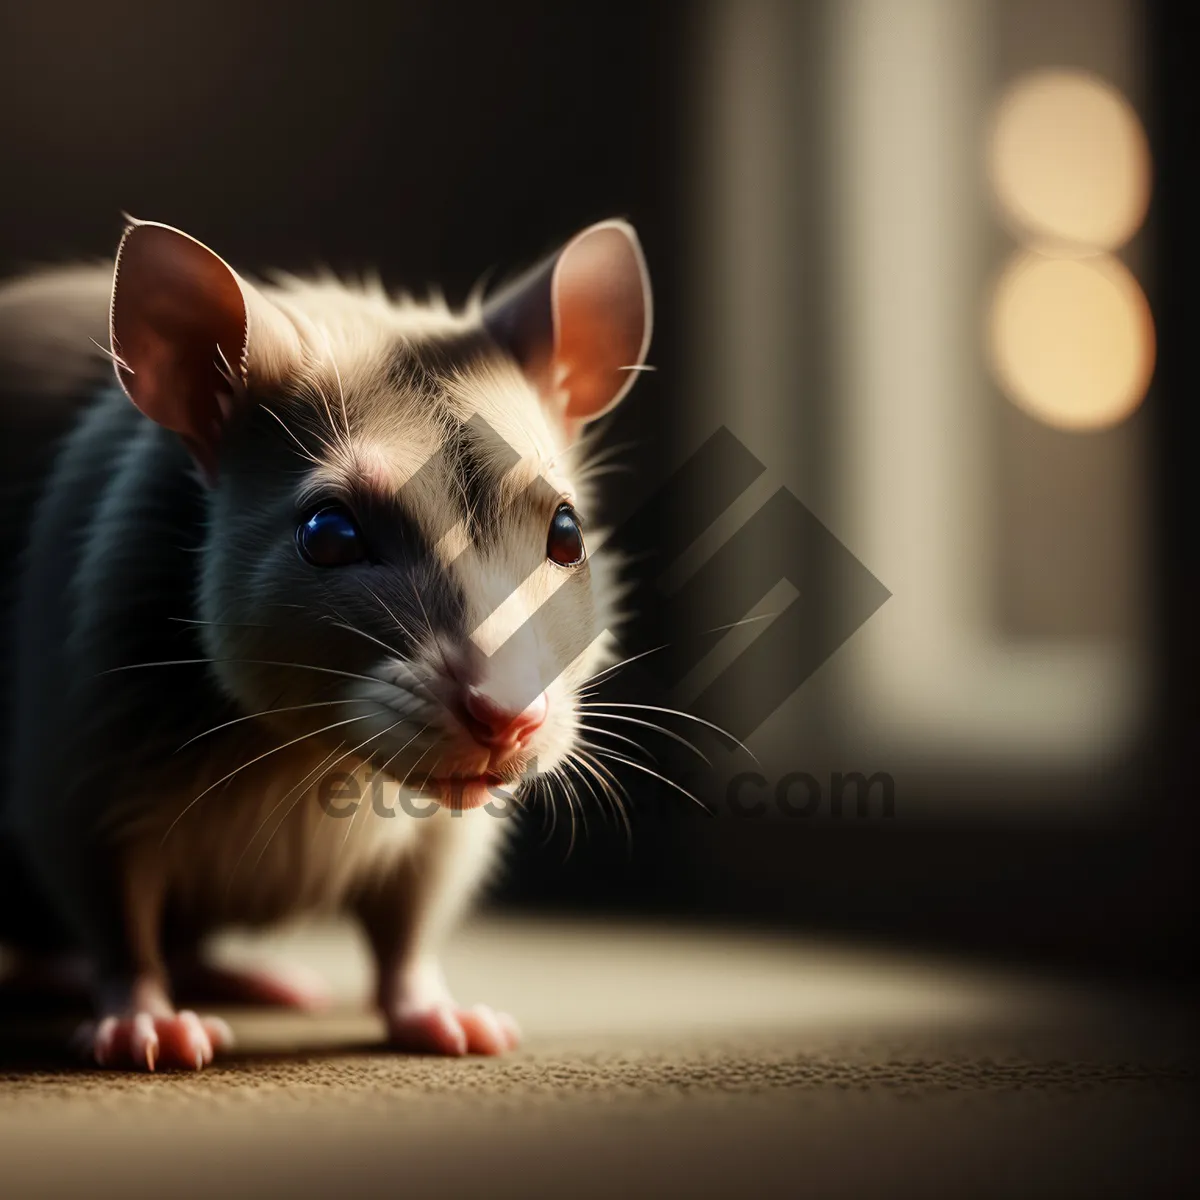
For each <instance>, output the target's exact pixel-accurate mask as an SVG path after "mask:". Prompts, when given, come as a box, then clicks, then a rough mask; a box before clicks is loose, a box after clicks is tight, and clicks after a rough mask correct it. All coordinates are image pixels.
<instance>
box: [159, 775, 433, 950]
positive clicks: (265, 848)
mask: <svg viewBox="0 0 1200 1200" xmlns="http://www.w3.org/2000/svg"><path fill="white" fill-rule="evenodd" d="M276 758H277V761H275V762H270V763H268V762H264V763H262V764H258V765H256V767H255V768H254V769H248V770H246V771H244V772H241V773H240V775H239V776H237V777H235V778H234V779H232V780H230V781H228V782H227V783H226V784H222V785H219V786H217V787H214V788H212V790H211V792H210V793H208V794H206V795H203V796H201V797H200V799H199V800H196V801H195V802H194V803H192V804H191V806H190V807H186V808H185V806H186V805H187V804H188V803H189V801H188V798H187V797H186V796H182V795H181V802H180V803H176V804H174V805H172V806H170V807H171V808H172V809H174V810H175V812H176V813H177V814H180V813H181V814H182V815H178V818H177V819H173V824H172V825H171V826H170V827H169V828H167V829H165V830H164V831H163V832H161V833H158V834H157V835H156V832H155V831H148V833H147V836H148V837H151V838H153V837H155V836H157V837H158V839H159V851H158V854H159V861H160V862H161V864H162V868H163V883H164V886H165V889H166V902H167V905H168V908H169V909H170V910H173V911H175V912H176V913H178V914H179V916H180V917H181V918H182V919H183V921H184V922H185V923H186V924H187V925H189V926H195V927H199V928H211V927H216V926H218V925H223V924H248V925H260V924H268V923H272V922H275V921H279V920H283V919H286V918H287V917H290V916H293V915H296V914H299V913H303V912H312V911H322V910H326V911H327V910H330V909H334V908H337V907H339V906H340V905H342V904H344V903H345V901H346V899H347V897H348V896H349V895H350V894H351V893H352V892H353V890H354V889H355V888H356V887H357V886H360V885H361V884H363V883H364V882H367V881H368V880H369V879H370V878H371V877H372V876H374V875H377V874H379V873H382V872H386V871H388V870H389V869H390V868H392V867H393V866H394V865H395V864H396V862H397V861H398V860H399V859H400V858H401V857H402V856H403V855H405V854H406V853H409V852H411V851H412V850H413V849H414V847H415V846H416V845H417V843H418V842H419V841H420V839H421V837H422V835H423V832H424V826H426V825H427V824H428V822H426V821H422V820H420V819H416V818H415V817H414V815H413V814H414V813H419V812H422V811H424V809H425V807H426V806H427V804H428V802H426V801H420V802H416V804H413V803H404V804H402V803H398V794H397V787H396V785H395V784H394V783H390V782H385V781H384V780H383V779H382V777H380V776H378V775H377V774H375V773H374V772H372V771H371V769H370V768H369V767H368V766H366V765H365V764H361V763H342V764H341V765H340V766H339V768H338V770H337V771H336V772H323V771H321V770H320V769H319V767H320V763H321V760H320V759H319V758H315V755H314V754H313V753H312V752H304V753H296V754H293V755H291V756H285V755H278V756H276ZM314 759H315V761H314ZM315 768H316V769H315ZM197 790H199V789H197ZM418 804H419V805H420V807H419V808H418V807H417V805H418Z"/></svg>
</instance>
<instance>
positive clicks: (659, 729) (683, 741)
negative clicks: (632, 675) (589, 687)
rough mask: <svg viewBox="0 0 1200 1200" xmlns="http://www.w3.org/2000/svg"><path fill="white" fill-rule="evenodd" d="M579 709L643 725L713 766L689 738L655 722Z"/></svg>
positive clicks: (596, 709)
mask: <svg viewBox="0 0 1200 1200" xmlns="http://www.w3.org/2000/svg"><path fill="white" fill-rule="evenodd" d="M579 707H580V708H586V709H587V711H588V712H589V713H590V714H591V715H592V716H594V717H604V718H606V719H607V720H609V721H624V722H626V723H627V724H629V725H641V726H643V727H644V728H646V729H652V730H653V731H654V732H655V733H657V734H661V735H662V736H663V737H667V738H670V739H671V740H672V741H673V742H678V743H679V744H680V745H681V746H686V747H687V748H688V749H689V750H690V751H691V752H692V753H693V754H695V755H696V756H697V757H698V758H702V759H703V760H704V761H705V762H706V763H707V764H708V765H709V766H710V767H711V766H712V759H710V758H709V757H708V755H707V754H705V753H704V751H703V750H701V749H700V747H699V746H697V745H695V743H693V742H689V741H688V740H687V738H685V737H683V736H682V735H680V734H678V733H676V732H675V731H674V730H673V729H667V728H666V727H664V726H662V725H656V724H655V723H654V722H653V721H643V720H642V719H641V718H640V717H626V716H623V715H622V714H620V713H611V712H606V711H604V710H603V709H601V708H598V707H593V706H591V705H584V704H581V705H580V706H579ZM605 732H606V733H607V732H609V731H608V730H605ZM610 736H614V737H615V736H616V735H615V734H610ZM625 740H626V741H629V740H630V739H628V738H626V739H625ZM637 744H638V743H636V742H635V743H634V745H637Z"/></svg>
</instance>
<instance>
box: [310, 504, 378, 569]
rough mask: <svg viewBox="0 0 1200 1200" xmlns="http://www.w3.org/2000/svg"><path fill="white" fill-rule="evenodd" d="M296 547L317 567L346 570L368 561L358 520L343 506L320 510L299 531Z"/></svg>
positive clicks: (336, 505)
mask: <svg viewBox="0 0 1200 1200" xmlns="http://www.w3.org/2000/svg"><path fill="white" fill-rule="evenodd" d="M296 545H297V547H298V548H299V550H300V553H301V555H302V556H303V557H304V558H305V559H307V560H308V561H309V562H310V563H312V564H313V566H314V567H346V566H349V565H350V564H351V563H357V562H362V561H363V559H365V558H366V557H367V548H366V544H365V543H364V541H363V536H362V534H361V533H359V531H358V526H357V525H356V524H355V522H354V518H353V517H352V516H351V515H350V513H349V512H347V510H346V509H344V508H343V507H342V506H341V505H340V504H331V505H328V506H327V507H325V508H321V509H318V510H317V511H316V512H315V513H313V514H312V516H311V517H309V518H307V520H305V521H302V522H301V523H300V525H298V526H297V528H296Z"/></svg>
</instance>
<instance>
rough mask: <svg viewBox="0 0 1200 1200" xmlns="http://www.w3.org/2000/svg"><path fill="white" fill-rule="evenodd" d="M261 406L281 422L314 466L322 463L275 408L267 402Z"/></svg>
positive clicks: (282, 427) (284, 430) (284, 429)
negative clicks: (270, 406)
mask: <svg viewBox="0 0 1200 1200" xmlns="http://www.w3.org/2000/svg"><path fill="white" fill-rule="evenodd" d="M259 407H260V408H261V409H262V410H263V412H265V413H266V414H267V415H268V416H271V417H274V418H275V420H276V421H278V422H279V425H280V428H281V429H282V430H283V432H284V433H286V434H287V435H288V437H290V438H291V439H292V441H293V442H295V443H296V445H297V446H298V447H299V448H300V453H301V454H302V455H303V456H304V457H305V458H306V459H307V460H308V461H309V462H310V463H312V464H313V465H314V466H317V467H319V466H320V465H321V460H320V459H319V458H318V457H317V456H316V455H315V454H314V453H313V452H312V451H311V450H310V449H309V448H308V447H307V446H306V445H305V444H304V443H303V442H302V441H301V440H300V439H299V438H298V437H297V436H296V434H295V433H294V432H293V431H292V429H290V428H289V427H288V424H287V422H286V421H284V419H283V418H282V417H281V416H280V415H279V414H278V413H277V412H276V411H275V410H274V409H273V408H269V407H268V406H267V405H265V404H262V405H259Z"/></svg>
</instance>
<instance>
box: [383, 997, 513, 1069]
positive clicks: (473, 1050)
mask: <svg viewBox="0 0 1200 1200" xmlns="http://www.w3.org/2000/svg"><path fill="white" fill-rule="evenodd" d="M385 1016H386V1018H387V1026H388V1041H389V1043H390V1044H391V1045H392V1046H394V1047H395V1048H396V1049H397V1050H405V1051H407V1052H409V1053H410V1054H445V1055H451V1056H457V1055H463V1054H503V1053H504V1052H505V1051H506V1050H512V1049H514V1048H515V1047H516V1046H517V1045H518V1044H519V1043H520V1041H521V1031H520V1029H519V1028H518V1027H517V1023H516V1021H514V1020H513V1019H512V1017H510V1016H509V1015H508V1013H498V1012H496V1011H495V1010H494V1009H491V1008H488V1007H487V1005H485V1004H477V1005H475V1007H474V1008H458V1007H457V1006H456V1005H454V1004H452V1003H443V1004H434V1005H431V1006H427V1007H422V1008H417V1007H415V1006H412V1005H398V1006H396V1007H394V1008H392V1009H390V1010H389V1011H388V1012H386V1013H385Z"/></svg>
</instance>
